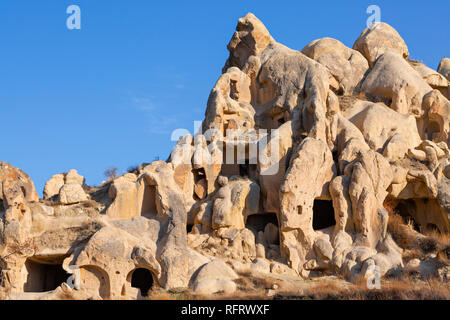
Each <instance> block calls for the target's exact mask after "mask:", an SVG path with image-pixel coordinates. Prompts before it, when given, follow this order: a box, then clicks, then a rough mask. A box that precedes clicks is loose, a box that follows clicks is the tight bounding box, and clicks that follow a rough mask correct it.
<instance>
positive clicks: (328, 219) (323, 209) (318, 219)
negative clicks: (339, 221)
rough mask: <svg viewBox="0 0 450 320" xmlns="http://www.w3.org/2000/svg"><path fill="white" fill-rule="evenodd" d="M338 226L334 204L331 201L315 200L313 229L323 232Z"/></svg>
mask: <svg viewBox="0 0 450 320" xmlns="http://www.w3.org/2000/svg"><path fill="white" fill-rule="evenodd" d="M334 225H336V220H335V219H334V208H333V202H332V201H330V200H319V199H315V200H314V205H313V229H314V230H321V229H325V228H328V227H331V226H334Z"/></svg>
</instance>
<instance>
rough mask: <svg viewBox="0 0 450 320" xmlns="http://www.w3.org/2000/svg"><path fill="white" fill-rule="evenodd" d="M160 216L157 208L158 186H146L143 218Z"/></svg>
mask: <svg viewBox="0 0 450 320" xmlns="http://www.w3.org/2000/svg"><path fill="white" fill-rule="evenodd" d="M157 214H158V210H157V208H156V186H152V185H148V184H146V185H145V189H144V196H143V200H142V209H141V216H144V217H146V218H154V217H155V216H156V215H157Z"/></svg>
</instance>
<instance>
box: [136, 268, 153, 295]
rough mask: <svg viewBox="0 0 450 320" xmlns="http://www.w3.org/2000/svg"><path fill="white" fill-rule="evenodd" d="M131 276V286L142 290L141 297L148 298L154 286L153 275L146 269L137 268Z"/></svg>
mask: <svg viewBox="0 0 450 320" xmlns="http://www.w3.org/2000/svg"><path fill="white" fill-rule="evenodd" d="M132 272H133V273H132V274H131V286H132V287H133V288H138V289H139V290H141V296H143V297H147V296H148V291H149V290H150V289H151V288H152V286H153V276H152V273H151V272H150V271H149V270H148V269H145V268H137V269H134V270H133V271H132Z"/></svg>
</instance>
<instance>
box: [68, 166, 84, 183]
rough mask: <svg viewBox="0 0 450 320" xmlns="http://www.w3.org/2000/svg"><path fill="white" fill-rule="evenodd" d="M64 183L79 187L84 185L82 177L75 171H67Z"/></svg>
mask: <svg viewBox="0 0 450 320" xmlns="http://www.w3.org/2000/svg"><path fill="white" fill-rule="evenodd" d="M64 182H65V183H66V184H68V183H77V184H79V185H80V186H82V185H83V184H84V177H83V176H81V175H79V174H78V171H77V170H75V169H72V170H69V172H67V174H66V175H65V178H64Z"/></svg>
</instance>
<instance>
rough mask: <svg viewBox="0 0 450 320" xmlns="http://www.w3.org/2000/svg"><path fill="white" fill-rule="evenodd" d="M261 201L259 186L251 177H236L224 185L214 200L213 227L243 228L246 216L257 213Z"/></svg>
mask: <svg viewBox="0 0 450 320" xmlns="http://www.w3.org/2000/svg"><path fill="white" fill-rule="evenodd" d="M255 203H256V204H258V203H259V186H258V185H257V184H256V183H254V182H252V181H251V180H249V179H235V180H231V181H230V182H228V183H227V184H226V185H224V186H222V187H221V188H220V189H219V191H218V193H217V196H216V198H215V200H214V207H213V214H212V227H213V228H214V229H217V228H223V227H231V228H236V229H242V228H244V226H245V220H246V217H247V216H248V215H249V214H252V213H255V210H257V209H258V206H257V205H256V208H255V205H254V204H255Z"/></svg>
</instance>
